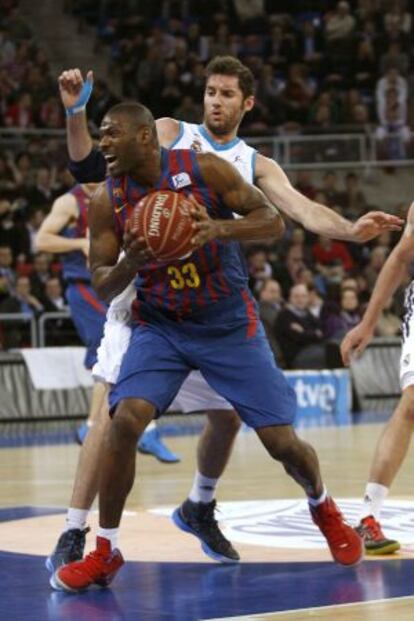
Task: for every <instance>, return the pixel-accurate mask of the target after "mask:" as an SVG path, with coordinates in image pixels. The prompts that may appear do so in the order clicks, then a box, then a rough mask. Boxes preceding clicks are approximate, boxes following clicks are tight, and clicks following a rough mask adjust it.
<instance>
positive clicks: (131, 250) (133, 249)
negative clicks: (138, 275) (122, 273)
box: [124, 222, 153, 271]
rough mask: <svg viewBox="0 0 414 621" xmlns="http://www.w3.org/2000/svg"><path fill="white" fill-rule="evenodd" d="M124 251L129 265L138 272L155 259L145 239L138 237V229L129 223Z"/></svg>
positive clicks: (125, 235)
mask: <svg viewBox="0 0 414 621" xmlns="http://www.w3.org/2000/svg"><path fill="white" fill-rule="evenodd" d="M124 251H125V256H126V258H127V261H128V263H130V264H131V265H133V266H134V267H136V269H137V271H138V270H139V269H140V268H141V267H144V265H146V264H147V263H149V262H150V261H151V259H153V256H152V254H151V252H150V251H149V249H148V246H147V244H146V241H145V239H144V237H137V229H134V228H132V227H131V225H130V223H129V222H127V223H126V225H125V233H124Z"/></svg>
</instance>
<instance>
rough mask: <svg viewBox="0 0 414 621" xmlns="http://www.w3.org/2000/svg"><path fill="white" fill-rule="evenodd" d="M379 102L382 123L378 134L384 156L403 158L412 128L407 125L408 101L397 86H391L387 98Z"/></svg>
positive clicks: (379, 114) (387, 157)
mask: <svg viewBox="0 0 414 621" xmlns="http://www.w3.org/2000/svg"><path fill="white" fill-rule="evenodd" d="M378 103H379V105H378V120H379V122H380V125H379V127H378V128H377V131H376V136H377V138H378V140H380V141H381V142H382V150H383V157H384V158H385V159H390V160H399V159H403V158H405V152H406V148H405V147H406V144H407V143H409V142H410V140H411V130H410V128H409V127H408V125H407V101H406V100H405V99H403V98H402V96H401V95H400V94H399V93H398V90H397V88H389V89H388V90H387V91H386V93H385V99H384V100H382V99H381V100H380V101H379V102H378Z"/></svg>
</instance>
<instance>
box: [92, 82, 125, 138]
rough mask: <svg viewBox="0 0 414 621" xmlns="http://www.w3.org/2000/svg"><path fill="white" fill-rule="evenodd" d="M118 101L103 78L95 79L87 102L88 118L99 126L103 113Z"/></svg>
mask: <svg viewBox="0 0 414 621" xmlns="http://www.w3.org/2000/svg"><path fill="white" fill-rule="evenodd" d="M118 101H119V100H118V98H117V97H116V96H115V95H114V94H113V93H112V91H111V90H110V89H109V87H108V85H107V84H106V82H105V81H104V80H96V81H95V84H94V87H93V92H92V96H91V99H90V102H89V104H88V118H89V119H90V120H91V121H92V122H93V123H94V124H95V125H96V127H99V126H100V124H101V121H102V119H103V117H104V114H105V113H106V112H107V111H108V110H109V108H111V107H112V106H114V105H115V104H116V103H118Z"/></svg>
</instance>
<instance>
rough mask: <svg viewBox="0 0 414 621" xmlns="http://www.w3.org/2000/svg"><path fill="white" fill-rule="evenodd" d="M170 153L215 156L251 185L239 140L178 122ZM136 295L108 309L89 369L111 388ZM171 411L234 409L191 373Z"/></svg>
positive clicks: (251, 172) (248, 151)
mask: <svg viewBox="0 0 414 621" xmlns="http://www.w3.org/2000/svg"><path fill="white" fill-rule="evenodd" d="M170 149H192V150H194V151H197V152H198V153H206V152H210V153H211V152H213V153H216V154H217V155H218V156H219V157H222V158H223V159H225V160H227V161H228V162H230V163H231V164H233V166H235V167H236V168H237V170H238V171H239V173H240V174H241V175H242V177H243V178H244V179H245V180H246V181H247V182H248V183H253V181H254V176H255V166H256V155H257V151H256V150H255V149H253V148H252V147H249V146H248V145H247V144H246V143H245V142H244V140H241V139H240V138H234V139H233V140H231V141H230V142H228V143H227V144H220V143H218V142H216V141H215V140H213V138H211V136H210V135H209V134H208V132H207V130H206V129H205V127H204V126H203V125H196V124H193V123H184V122H181V123H180V126H179V132H178V136H177V138H176V140H175V141H174V143H173V144H172V145H171V146H170ZM135 294H136V292H135V287H134V285H133V283H131V284H130V285H129V286H128V287H127V288H126V289H125V291H124V292H123V293H121V294H120V295H118V296H117V297H116V298H114V300H113V301H112V302H111V304H110V306H109V309H108V313H107V321H106V324H105V329H104V335H103V338H102V341H101V344H100V346H99V349H98V352H97V354H98V361H97V363H96V364H95V366H94V367H93V369H92V374H93V376H94V378H95V379H97V380H100V381H105V382H107V383H110V384H114V383H115V382H116V380H117V377H118V373H119V369H120V367H121V362H122V358H123V356H124V353H125V351H126V350H127V347H128V343H129V339H130V336H131V326H130V321H131V304H132V302H133V300H134V298H135ZM170 409H171V410H180V411H182V412H186V413H187V412H197V411H200V412H202V411H205V410H232V409H233V407H232V406H231V405H230V403H229V402H228V401H226V400H225V399H223V397H221V396H220V395H218V394H217V393H216V392H214V390H213V389H212V388H210V386H209V385H208V384H207V382H206V380H205V379H204V378H203V376H202V375H201V373H200V372H199V371H192V372H191V373H190V375H189V376H188V377H187V379H186V380H185V382H184V383H183V385H182V386H181V389H180V392H179V393H178V395H177V396H176V398H175V399H174V401H173V403H172V404H171V407H170Z"/></svg>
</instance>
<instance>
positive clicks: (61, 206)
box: [35, 194, 89, 256]
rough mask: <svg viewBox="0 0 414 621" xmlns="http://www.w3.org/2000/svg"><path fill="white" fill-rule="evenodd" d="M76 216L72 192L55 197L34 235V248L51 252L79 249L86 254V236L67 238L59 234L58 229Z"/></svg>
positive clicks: (76, 210)
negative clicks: (47, 213)
mask: <svg viewBox="0 0 414 621" xmlns="http://www.w3.org/2000/svg"><path fill="white" fill-rule="evenodd" d="M77 217H78V207H77V204H76V199H75V197H74V196H72V194H64V195H63V196H60V197H59V198H57V199H56V200H55V202H54V203H53V206H52V209H51V211H50V213H49V215H48V216H47V217H46V218H45V219H44V220H43V222H42V225H41V227H40V229H39V231H38V233H37V235H36V241H35V244H36V249H37V250H38V251H40V252H53V253H55V252H59V253H63V252H73V251H74V250H81V251H82V252H83V253H84V254H85V255H86V256H88V252H89V241H88V240H87V239H86V238H84V237H78V238H75V239H68V238H66V237H63V236H62V235H61V234H60V231H61V230H62V229H63V228H64V227H65V226H67V225H68V224H70V222H71V221H74V220H76V218H77Z"/></svg>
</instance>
